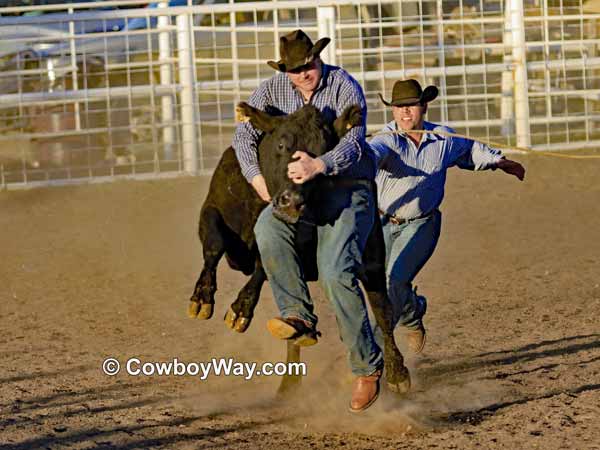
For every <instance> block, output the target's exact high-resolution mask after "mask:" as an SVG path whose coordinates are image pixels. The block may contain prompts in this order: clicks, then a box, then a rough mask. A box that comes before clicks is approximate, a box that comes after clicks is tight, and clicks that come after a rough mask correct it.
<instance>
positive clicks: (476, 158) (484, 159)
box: [452, 138, 502, 170]
mask: <svg viewBox="0 0 600 450" xmlns="http://www.w3.org/2000/svg"><path fill="white" fill-rule="evenodd" d="M452 147H453V149H452V150H453V152H452V153H453V154H455V155H456V159H455V160H454V164H453V165H457V166H458V167H460V168H461V169H467V170H487V169H495V168H496V164H497V163H498V161H500V160H501V159H502V152H501V151H500V150H498V149H495V148H492V147H490V146H488V145H486V144H483V143H481V142H478V141H473V140H471V139H464V138H453V140H452Z"/></svg>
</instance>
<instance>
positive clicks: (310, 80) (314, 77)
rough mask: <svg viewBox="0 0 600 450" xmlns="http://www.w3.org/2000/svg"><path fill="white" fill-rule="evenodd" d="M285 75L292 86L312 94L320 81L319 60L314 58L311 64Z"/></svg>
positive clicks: (320, 66)
mask: <svg viewBox="0 0 600 450" xmlns="http://www.w3.org/2000/svg"><path fill="white" fill-rule="evenodd" d="M286 73H287V76H288V77H289V79H290V81H291V82H292V84H293V85H294V86H296V87H297V88H298V89H300V90H301V91H304V92H313V91H314V90H315V89H316V88H317V86H318V85H319V80H321V73H322V65H321V60H320V59H319V58H315V59H314V60H313V61H312V62H310V63H308V64H306V65H304V66H302V67H299V68H297V69H294V70H292V71H289V72H286Z"/></svg>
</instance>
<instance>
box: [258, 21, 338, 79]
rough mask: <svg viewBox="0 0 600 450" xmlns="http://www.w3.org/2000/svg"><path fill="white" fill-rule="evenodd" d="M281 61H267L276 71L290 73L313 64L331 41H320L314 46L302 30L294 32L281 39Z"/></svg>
mask: <svg viewBox="0 0 600 450" xmlns="http://www.w3.org/2000/svg"><path fill="white" fill-rule="evenodd" d="M279 41H280V43H279V56H280V57H281V59H280V60H279V61H267V64H268V65H269V66H271V67H272V68H273V69H275V70H280V71H281V72H289V71H290V70H294V69H297V68H299V67H302V66H305V65H306V64H309V63H311V62H312V61H313V60H314V59H315V58H316V57H317V56H319V53H321V51H322V50H323V49H324V48H325V47H326V46H327V44H329V42H330V41H331V39H329V38H327V37H326V38H322V39H319V40H318V41H317V42H315V44H314V45H313V43H312V41H311V40H310V38H309V37H308V36H307V35H306V33H304V31H302V30H296V31H292V32H291V33H289V34H286V35H285V36H281V38H279Z"/></svg>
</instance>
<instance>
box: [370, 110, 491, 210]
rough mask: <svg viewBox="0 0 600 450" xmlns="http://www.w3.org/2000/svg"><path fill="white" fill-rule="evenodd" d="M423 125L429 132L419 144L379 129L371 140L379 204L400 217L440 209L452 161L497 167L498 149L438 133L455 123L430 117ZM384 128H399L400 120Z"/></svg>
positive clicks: (465, 165) (476, 167)
mask: <svg viewBox="0 0 600 450" xmlns="http://www.w3.org/2000/svg"><path fill="white" fill-rule="evenodd" d="M423 128H424V130H428V131H430V132H428V133H424V134H423V135H422V137H421V142H420V144H419V146H418V147H417V146H416V145H415V143H414V142H413V141H412V140H411V139H410V138H409V137H408V136H405V135H402V134H391V133H388V134H379V135H376V136H375V137H373V139H371V141H370V142H369V144H370V145H371V147H372V149H373V152H374V153H375V158H376V160H377V166H378V168H379V170H378V171H377V176H376V177H375V181H376V183H377V194H378V199H377V203H378V205H379V209H380V210H381V211H383V212H385V213H387V214H390V215H394V216H396V217H398V218H402V219H414V218H416V217H419V216H422V215H425V214H428V213H430V212H431V211H433V210H434V209H437V208H438V207H439V206H440V204H441V203H442V200H443V198H444V185H445V184H446V171H447V170H448V168H449V167H452V166H455V165H456V166H458V167H460V168H462V169H469V170H486V169H495V168H496V164H497V163H498V161H499V160H500V159H501V158H502V153H501V152H500V150H496V149H493V148H491V147H488V146H487V145H485V144H482V143H479V142H476V141H473V140H470V139H464V138H457V137H447V136H442V135H440V134H436V133H435V132H436V130H438V131H443V132H446V133H454V130H452V129H451V128H448V127H445V126H442V125H437V124H434V123H430V122H424V123H423ZM381 131H382V132H384V133H385V132H391V131H398V127H397V124H396V122H395V121H392V122H390V123H388V124H387V125H386V126H385V127H383V129H382V130H381Z"/></svg>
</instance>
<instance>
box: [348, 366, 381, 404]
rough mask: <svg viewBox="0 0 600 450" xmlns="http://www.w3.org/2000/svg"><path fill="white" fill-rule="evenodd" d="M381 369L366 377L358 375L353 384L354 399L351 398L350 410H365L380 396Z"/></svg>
mask: <svg viewBox="0 0 600 450" xmlns="http://www.w3.org/2000/svg"><path fill="white" fill-rule="evenodd" d="M380 378H381V370H377V371H375V372H373V373H372V374H371V375H368V376H366V377H356V379H355V380H354V385H353V386H352V399H351V400H350V412H353V413H358V412H361V411H364V410H365V409H367V408H368V407H369V406H371V405H372V404H373V403H375V400H377V397H379V379H380Z"/></svg>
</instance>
